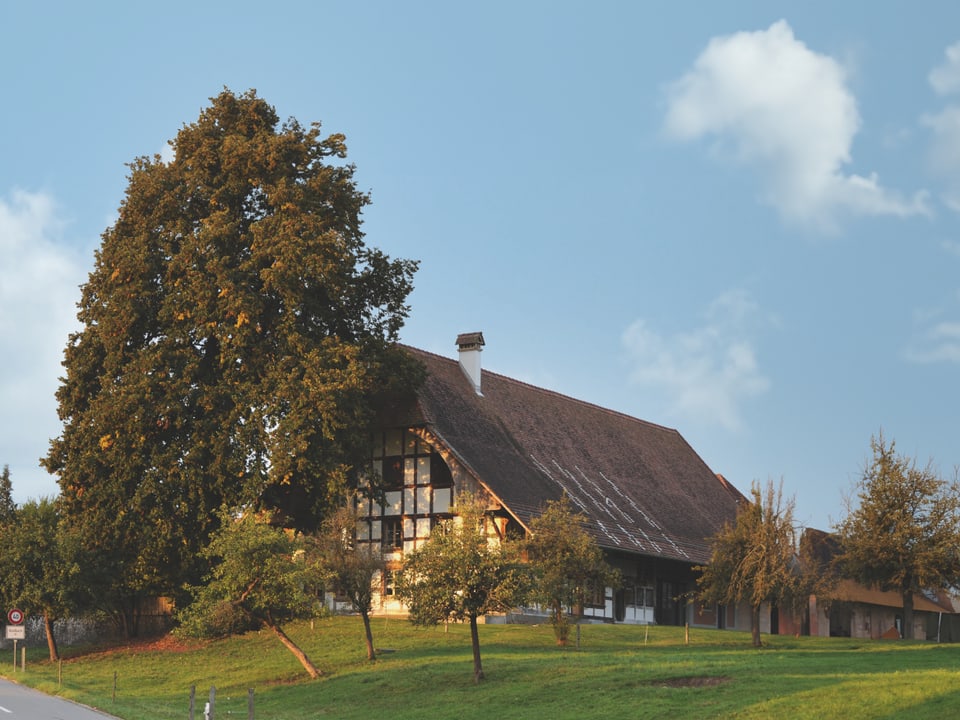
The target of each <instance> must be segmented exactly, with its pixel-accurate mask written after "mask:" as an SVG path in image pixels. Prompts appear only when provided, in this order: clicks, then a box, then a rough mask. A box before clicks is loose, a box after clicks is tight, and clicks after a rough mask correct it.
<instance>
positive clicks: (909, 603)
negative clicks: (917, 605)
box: [901, 590, 913, 640]
mask: <svg viewBox="0 0 960 720" xmlns="http://www.w3.org/2000/svg"><path fill="white" fill-rule="evenodd" d="M901 636H902V637H903V639H904V640H913V593H912V592H910V591H909V590H908V591H906V592H904V593H903V632H902V633H901Z"/></svg>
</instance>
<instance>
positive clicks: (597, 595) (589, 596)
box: [583, 582, 607, 607]
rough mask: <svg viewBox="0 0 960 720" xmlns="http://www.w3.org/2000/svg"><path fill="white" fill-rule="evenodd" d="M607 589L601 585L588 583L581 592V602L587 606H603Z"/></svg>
mask: <svg viewBox="0 0 960 720" xmlns="http://www.w3.org/2000/svg"><path fill="white" fill-rule="evenodd" d="M606 595H607V589H606V588H605V587H604V586H603V585H597V584H596V583H593V582H592V583H590V584H589V585H588V586H587V588H586V592H584V594H583V604H584V605H586V606H587V607H603V606H604V605H606Z"/></svg>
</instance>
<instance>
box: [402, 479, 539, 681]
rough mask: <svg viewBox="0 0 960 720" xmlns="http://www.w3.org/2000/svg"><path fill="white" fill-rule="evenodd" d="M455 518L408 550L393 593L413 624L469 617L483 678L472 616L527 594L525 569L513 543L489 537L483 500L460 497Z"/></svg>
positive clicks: (476, 667)
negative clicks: (402, 603)
mask: <svg viewBox="0 0 960 720" xmlns="http://www.w3.org/2000/svg"><path fill="white" fill-rule="evenodd" d="M456 511H457V512H458V513H459V517H456V518H454V519H452V520H446V521H444V522H441V523H440V524H438V525H437V527H435V528H434V530H433V533H432V534H431V537H430V539H429V540H428V541H427V542H426V543H425V544H424V545H422V546H421V547H419V548H417V549H416V550H414V551H413V552H411V553H410V554H409V555H408V556H407V557H406V560H405V562H404V565H403V572H402V573H401V575H400V578H399V579H398V582H397V594H398V596H399V597H400V599H401V600H403V601H404V602H405V603H406V605H407V608H408V609H409V612H410V621H411V622H413V623H414V624H416V625H436V624H437V623H438V622H441V621H443V622H446V621H449V620H468V621H469V622H470V640H471V644H472V646H473V679H474V682H477V683H479V682H480V681H481V680H483V678H484V674H483V664H482V662H481V659H480V634H479V632H478V630H477V618H478V617H480V616H481V615H485V614H486V613H490V612H504V611H507V610H509V609H510V608H512V607H515V606H516V605H518V604H520V603H521V602H522V600H523V598H524V596H525V594H526V589H527V583H526V577H525V575H526V573H525V572H524V571H523V570H522V568H521V567H520V566H519V562H518V560H519V558H518V554H517V549H518V548H517V547H516V545H515V544H514V543H513V542H511V541H509V540H508V539H506V538H504V539H503V540H501V541H499V542H498V541H496V540H494V539H493V538H491V537H490V534H489V533H488V528H487V518H486V512H485V506H484V504H483V502H482V501H481V500H480V499H478V498H474V497H472V496H470V495H462V496H461V497H460V498H459V500H458V503H457V507H456Z"/></svg>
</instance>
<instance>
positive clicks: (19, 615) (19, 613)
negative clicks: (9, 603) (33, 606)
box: [7, 608, 23, 625]
mask: <svg viewBox="0 0 960 720" xmlns="http://www.w3.org/2000/svg"><path fill="white" fill-rule="evenodd" d="M7 620H9V621H10V624H11V625H19V624H21V623H22V622H23V610H17V609H16V608H14V609H13V610H11V611H10V612H8V613H7Z"/></svg>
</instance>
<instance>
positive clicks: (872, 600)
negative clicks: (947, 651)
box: [831, 580, 953, 612]
mask: <svg viewBox="0 0 960 720" xmlns="http://www.w3.org/2000/svg"><path fill="white" fill-rule="evenodd" d="M831 597H832V598H833V599H834V600H841V601H844V602H855V603H865V604H868V605H882V606H884V607H891V608H902V607H903V595H901V594H900V593H898V592H895V591H893V590H877V589H876V588H868V587H864V586H863V585H861V584H860V583H858V582H855V581H853V580H841V581H840V582H839V583H838V584H837V587H836V589H835V590H834V591H833V592H832V593H831ZM913 609H914V610H922V611H924V612H953V608H952V606H951V605H949V604H947V603H945V604H944V605H942V606H941V605H939V604H938V603H936V602H934V601H933V600H930V599H928V598H926V597H924V596H923V595H921V594H919V593H914V595H913Z"/></svg>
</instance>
